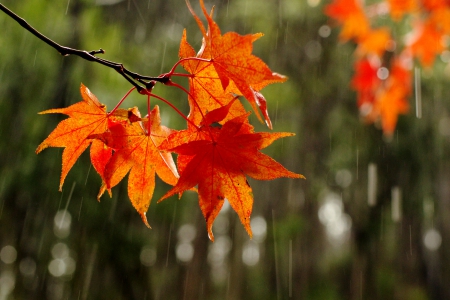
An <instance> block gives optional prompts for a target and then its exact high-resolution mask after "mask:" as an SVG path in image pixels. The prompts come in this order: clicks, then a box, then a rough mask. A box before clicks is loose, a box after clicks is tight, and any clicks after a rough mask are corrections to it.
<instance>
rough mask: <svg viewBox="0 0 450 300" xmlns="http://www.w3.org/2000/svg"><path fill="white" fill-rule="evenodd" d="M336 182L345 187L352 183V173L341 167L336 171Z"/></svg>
mask: <svg viewBox="0 0 450 300" xmlns="http://www.w3.org/2000/svg"><path fill="white" fill-rule="evenodd" d="M335 180H336V183H337V184H338V185H339V186H340V187H342V188H346V187H348V186H349V185H350V184H351V183H352V173H351V172H350V171H349V170H347V169H342V170H339V171H337V172H336V178H335Z"/></svg>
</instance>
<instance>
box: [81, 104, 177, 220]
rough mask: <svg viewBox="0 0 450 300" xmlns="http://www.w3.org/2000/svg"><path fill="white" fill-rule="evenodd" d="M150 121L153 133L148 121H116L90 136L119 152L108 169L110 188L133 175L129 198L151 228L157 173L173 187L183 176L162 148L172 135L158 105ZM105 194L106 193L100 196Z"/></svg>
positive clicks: (106, 182)
mask: <svg viewBox="0 0 450 300" xmlns="http://www.w3.org/2000/svg"><path fill="white" fill-rule="evenodd" d="M149 119H150V122H151V127H150V130H148V128H149V127H148V126H149V121H148V119H143V120H142V122H133V123H131V122H127V123H126V122H112V124H111V125H110V126H109V129H108V131H106V132H104V133H101V134H93V135H91V136H90V137H91V138H95V139H98V140H101V141H102V142H104V143H105V144H106V145H107V146H109V147H111V148H112V149H114V151H115V152H114V155H113V156H112V158H111V159H110V160H109V161H108V163H107V164H106V167H105V173H104V176H105V185H106V189H108V190H110V189H111V188H113V187H114V186H116V185H117V184H118V183H119V182H120V181H121V180H122V179H123V178H124V177H125V175H126V174H128V173H130V175H129V178H128V196H129V198H130V200H131V203H132V204H133V206H134V208H135V209H136V210H137V212H138V213H139V214H140V215H141V218H142V220H143V221H144V223H145V224H146V225H147V226H148V227H150V225H149V224H148V222H147V217H146V212H147V210H148V207H149V206H150V202H151V198H152V196H153V191H154V189H155V174H158V176H159V177H160V178H161V179H162V180H163V181H164V182H166V183H168V184H171V185H175V184H176V182H177V180H178V177H179V176H178V172H177V170H176V167H175V163H174V161H173V158H172V155H171V154H170V153H169V152H165V151H160V150H159V149H158V146H159V144H161V142H162V141H163V140H164V139H165V138H166V137H167V136H168V135H169V134H170V133H171V132H172V130H170V129H169V128H167V127H165V126H162V125H161V118H160V113H159V107H158V106H155V107H154V108H153V110H152V111H151V113H150V117H149ZM101 195H102V190H101V192H100V194H99V197H100V196H101Z"/></svg>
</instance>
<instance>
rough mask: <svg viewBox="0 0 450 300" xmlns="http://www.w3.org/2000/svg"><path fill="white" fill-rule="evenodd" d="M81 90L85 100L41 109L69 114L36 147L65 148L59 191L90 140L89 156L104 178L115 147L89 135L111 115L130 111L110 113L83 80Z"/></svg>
mask: <svg viewBox="0 0 450 300" xmlns="http://www.w3.org/2000/svg"><path fill="white" fill-rule="evenodd" d="M80 92H81V96H82V98H83V101H80V102H78V103H75V104H73V105H71V106H69V107H66V108H57V109H49V110H46V111H43V112H40V114H49V113H60V114H65V115H68V116H69V118H68V119H65V120H62V121H61V122H60V123H59V124H58V125H57V126H56V128H55V129H54V130H53V131H52V132H51V133H50V135H49V136H48V137H47V138H46V139H45V140H44V141H43V142H42V143H41V144H40V145H39V146H38V148H37V149H36V153H40V152H41V151H42V150H44V149H45V148H47V147H64V148H65V149H64V151H63V155H62V171H61V178H60V183H59V190H60V191H61V190H62V186H63V183H64V180H65V178H66V176H67V174H68V172H69V171H70V169H71V168H72V166H73V165H74V164H75V162H76V161H77V159H78V157H80V155H81V154H82V153H83V152H84V150H86V148H87V147H88V146H89V145H91V144H92V147H91V151H90V156H91V161H92V164H93V166H94V168H95V170H96V171H97V172H98V173H99V174H100V176H101V177H102V178H103V173H104V167H105V165H106V163H107V162H108V161H109V159H110V157H111V154H112V150H111V149H110V148H108V147H105V145H104V144H103V143H102V142H101V141H95V140H92V139H90V138H89V136H90V135H92V134H98V133H102V132H104V131H105V130H106V129H107V127H108V119H112V118H116V119H117V118H124V115H127V113H126V111H125V112H124V110H116V112H115V113H114V114H112V115H108V114H107V113H106V106H105V105H104V104H102V103H100V102H99V101H98V99H97V97H96V96H95V95H94V94H92V93H91V92H90V91H89V89H88V88H87V87H86V86H84V85H83V84H81V86H80Z"/></svg>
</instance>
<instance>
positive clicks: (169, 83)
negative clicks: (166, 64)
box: [166, 81, 205, 119]
mask: <svg viewBox="0 0 450 300" xmlns="http://www.w3.org/2000/svg"><path fill="white" fill-rule="evenodd" d="M166 85H170V86H174V87H177V88H179V89H180V90H182V91H183V92H185V93H186V94H188V95H189V97H191V99H192V101H193V102H194V104H195V106H197V108H198V110H199V112H200V114H201V115H202V118H203V119H204V118H205V115H204V114H203V112H202V109H201V107H200V105H199V104H198V103H197V101H196V100H195V98H194V96H192V94H191V93H190V92H189V91H188V90H186V89H185V88H184V87H183V86H181V85H179V84H178V83H176V82H173V81H169V82H168V83H166Z"/></svg>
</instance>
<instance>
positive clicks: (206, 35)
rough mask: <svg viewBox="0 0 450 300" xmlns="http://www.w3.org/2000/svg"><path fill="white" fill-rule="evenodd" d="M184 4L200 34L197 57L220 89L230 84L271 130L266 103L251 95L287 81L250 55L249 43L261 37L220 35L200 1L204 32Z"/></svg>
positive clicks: (200, 24)
mask: <svg viewBox="0 0 450 300" xmlns="http://www.w3.org/2000/svg"><path fill="white" fill-rule="evenodd" d="M186 3H187V5H188V7H189V9H190V11H191V13H192V14H193V16H194V18H195V20H196V21H197V23H198V25H199V27H200V30H201V31H202V34H203V45H202V48H201V49H200V51H199V53H198V54H197V57H198V58H202V59H207V60H210V63H211V64H212V65H213V66H214V69H215V70H216V73H217V76H218V78H219V80H220V82H221V84H222V87H223V90H226V89H227V87H228V85H229V84H230V81H232V82H233V83H234V84H235V86H236V88H237V90H238V91H239V94H240V95H243V96H244V97H245V98H246V99H247V100H248V101H249V103H250V105H251V106H252V108H253V110H254V111H255V113H256V116H257V117H258V119H259V120H261V121H262V118H261V116H260V114H259V110H260V111H261V113H262V115H263V117H264V120H265V122H266V124H267V126H268V127H269V128H271V127H272V123H271V121H270V118H269V114H268V112H267V107H266V104H265V103H262V104H261V98H260V97H258V95H257V94H255V92H258V91H259V90H260V89H259V88H260V87H261V86H265V85H267V84H269V83H276V82H284V81H286V80H287V78H286V77H285V76H283V75H280V74H277V73H273V72H272V71H271V70H270V68H269V67H268V66H267V65H266V64H265V63H264V62H263V61H262V60H261V59H260V58H258V57H256V56H255V55H253V54H252V50H253V42H254V41H256V40H257V39H258V38H260V37H261V36H262V34H260V33H259V34H248V35H244V36H242V35H239V34H238V33H236V32H227V33H225V34H224V35H222V34H221V31H220V28H219V26H218V25H217V24H216V22H214V20H213V19H212V17H211V16H210V15H209V14H208V13H207V11H206V8H205V5H204V2H203V0H200V6H201V8H202V11H203V14H204V15H205V17H206V20H207V23H208V29H207V30H205V28H204V26H203V23H202V22H201V21H200V19H199V18H198V17H197V16H196V14H195V13H194V11H193V9H192V7H191V6H190V4H189V1H188V0H186ZM258 109H259V110H258Z"/></svg>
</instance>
